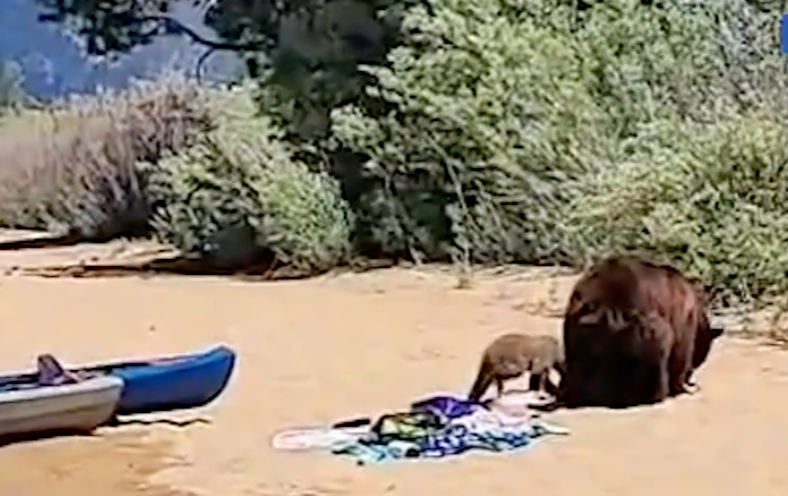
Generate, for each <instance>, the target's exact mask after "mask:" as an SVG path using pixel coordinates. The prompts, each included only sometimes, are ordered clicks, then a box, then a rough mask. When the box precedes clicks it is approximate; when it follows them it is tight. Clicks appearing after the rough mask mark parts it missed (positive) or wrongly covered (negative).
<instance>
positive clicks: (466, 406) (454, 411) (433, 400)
mask: <svg viewBox="0 0 788 496" xmlns="http://www.w3.org/2000/svg"><path fill="white" fill-rule="evenodd" d="M479 408H483V407H482V406H481V405H480V404H479V403H475V402H473V401H468V400H464V399H460V398H455V397H453V396H447V395H439V396H432V397H430V398H426V399H423V400H419V401H416V402H414V403H412V404H411V409H412V410H427V411H431V412H433V413H437V414H438V415H440V416H442V417H444V418H446V419H448V420H453V419H456V418H460V417H464V416H466V415H470V414H471V413H473V412H475V411H476V410H478V409H479Z"/></svg>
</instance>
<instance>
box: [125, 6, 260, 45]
mask: <svg viewBox="0 0 788 496" xmlns="http://www.w3.org/2000/svg"><path fill="white" fill-rule="evenodd" d="M132 22H134V23H135V24H145V23H148V22H158V23H159V25H160V26H161V27H164V30H165V32H166V33H167V34H185V35H186V36H188V37H189V38H191V40H192V41H193V42H195V43H199V44H201V45H204V46H206V47H208V48H210V49H211V51H216V50H228V51H235V52H258V51H260V50H265V49H266V48H269V44H268V43H225V42H220V41H214V40H209V39H206V38H203V37H202V36H200V35H199V34H197V33H196V32H195V31H194V30H193V29H191V28H189V27H188V26H185V25H183V24H181V22H180V21H178V20H176V19H173V18H172V17H169V16H156V15H149V16H141V17H134V18H133V19H132Z"/></svg>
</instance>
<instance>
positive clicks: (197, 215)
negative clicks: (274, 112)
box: [151, 113, 352, 272]
mask: <svg viewBox="0 0 788 496" xmlns="http://www.w3.org/2000/svg"><path fill="white" fill-rule="evenodd" d="M241 115H242V113H241ZM235 117H236V118H234V119H232V118H231V119H227V120H225V121H224V122H223V125H222V126H221V127H220V128H219V129H218V130H216V131H215V132H214V133H211V134H210V135H208V136H206V137H205V138H204V139H203V140H202V141H201V142H200V143H199V144H197V145H195V146H194V147H191V148H189V149H188V150H185V151H183V152H181V153H179V154H177V155H173V156H170V157H168V158H166V159H164V160H161V161H160V162H159V163H158V164H156V165H154V166H153V167H152V173H151V192H152V194H153V196H154V198H156V201H157V203H158V204H159V205H160V207H159V208H158V209H157V210H156V212H155V214H154V217H153V221H152V224H153V226H154V228H155V229H156V231H157V233H158V234H159V236H160V237H161V238H162V239H164V240H166V241H168V242H170V243H172V244H174V245H175V246H176V247H178V248H179V249H181V250H182V251H183V252H184V253H185V254H187V255H197V256H200V257H202V258H203V259H204V260H206V261H207V262H209V263H212V264H213V265H215V266H218V267H220V268H228V269H235V268H243V267H247V266H249V265H250V264H254V263H256V262H259V261H260V257H261V256H264V255H267V254H269V253H270V254H273V255H274V256H275V259H276V261H278V262H279V263H282V264H285V265H288V266H290V267H293V268H295V269H297V270H302V271H305V272H317V271H323V270H326V269H329V268H332V267H333V266H335V265H337V264H339V263H341V262H343V261H345V260H346V259H347V257H348V255H349V254H350V232H351V227H352V225H351V217H350V211H349V209H348V206H347V204H346V202H345V201H344V200H343V199H342V197H341V194H340V191H339V186H338V184H337V183H336V181H335V180H333V179H332V178H331V177H330V176H328V175H326V174H325V173H319V172H312V171H310V170H309V168H308V167H307V166H306V165H304V164H302V163H300V162H297V161H294V160H292V159H291V157H290V154H289V151H288V150H287V148H286V147H285V146H284V145H283V143H282V142H281V141H280V139H279V138H281V135H280V134H279V133H278V132H277V130H276V128H275V127H273V126H272V125H271V124H270V123H269V122H268V121H267V120H266V119H264V118H253V117H249V116H247V118H242V119H239V118H238V115H236V116H235Z"/></svg>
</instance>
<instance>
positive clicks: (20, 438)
mask: <svg viewBox="0 0 788 496" xmlns="http://www.w3.org/2000/svg"><path fill="white" fill-rule="evenodd" d="M197 424H211V421H210V419H207V418H204V417H194V418H188V419H183V420H176V419H168V418H158V419H135V418H130V419H119V418H112V419H110V420H109V421H107V422H106V423H105V424H103V425H102V427H110V428H122V427H126V426H134V425H138V426H156V425H166V426H169V427H176V428H179V429H185V428H188V427H190V426H192V425H197ZM65 437H72V438H89V437H98V436H96V434H95V432H94V431H84V430H79V429H56V430H47V431H39V432H30V433H24V434H12V435H6V436H2V437H0V448H4V447H6V446H9V445H12V444H14V445H16V444H26V443H33V442H37V441H45V440H48V439H54V438H65Z"/></svg>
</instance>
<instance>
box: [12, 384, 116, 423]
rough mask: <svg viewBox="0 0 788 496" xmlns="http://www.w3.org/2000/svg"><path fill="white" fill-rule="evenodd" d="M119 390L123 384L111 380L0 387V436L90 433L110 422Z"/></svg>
mask: <svg viewBox="0 0 788 496" xmlns="http://www.w3.org/2000/svg"><path fill="white" fill-rule="evenodd" d="M1 383H2V381H0V384H1ZM122 390H123V380H122V379H120V378H118V377H112V376H98V377H92V378H87V379H84V380H81V381H79V382H75V383H67V384H60V385H38V384H34V383H33V384H19V385H16V386H15V387H4V388H2V389H0V436H4V437H5V436H15V435H26V434H33V433H39V432H48V431H82V432H89V431H92V430H93V429H95V428H96V427H98V426H100V425H101V424H104V423H106V422H107V421H108V420H110V418H112V416H113V413H114V412H115V408H116V406H117V404H118V401H119V399H120V395H121V392H122Z"/></svg>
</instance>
